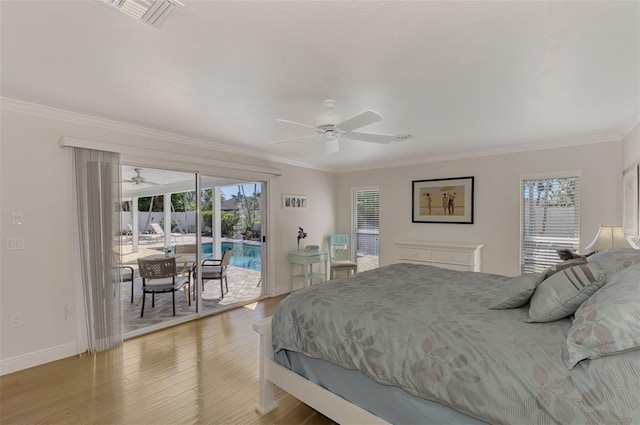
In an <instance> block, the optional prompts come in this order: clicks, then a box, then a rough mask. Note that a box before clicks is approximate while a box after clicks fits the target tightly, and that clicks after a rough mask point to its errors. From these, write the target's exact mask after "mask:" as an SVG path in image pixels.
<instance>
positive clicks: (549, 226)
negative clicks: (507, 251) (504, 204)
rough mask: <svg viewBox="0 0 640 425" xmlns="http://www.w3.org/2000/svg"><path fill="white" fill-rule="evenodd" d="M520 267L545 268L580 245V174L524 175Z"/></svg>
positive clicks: (524, 270) (525, 270) (531, 270)
mask: <svg viewBox="0 0 640 425" xmlns="http://www.w3.org/2000/svg"><path fill="white" fill-rule="evenodd" d="M520 199H521V208H520V210H521V217H520V232H521V236H520V237H521V241H520V271H521V272H522V273H535V272H542V271H544V270H545V269H546V268H547V267H549V266H551V265H553V264H555V263H557V262H558V261H559V260H558V255H557V254H556V250H558V249H571V250H574V251H577V250H578V248H579V245H580V175H579V173H575V172H574V173H568V174H567V175H560V176H559V175H554V176H537V177H526V178H521V179H520Z"/></svg>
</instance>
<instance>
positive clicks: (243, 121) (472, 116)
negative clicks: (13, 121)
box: [0, 0, 640, 170]
mask: <svg viewBox="0 0 640 425" xmlns="http://www.w3.org/2000/svg"><path fill="white" fill-rule="evenodd" d="M183 3H185V7H182V8H178V9H177V10H176V11H175V12H173V14H172V15H171V16H169V18H168V19H167V21H166V22H165V23H164V25H163V26H162V27H161V28H160V29H155V28H152V27H150V26H147V25H145V24H143V23H140V22H138V21H136V20H134V19H133V18H130V17H128V16H126V15H124V14H122V13H119V12H117V11H115V10H113V9H111V8H110V7H108V6H106V5H104V4H102V3H100V2H97V1H6V0H3V1H2V2H1V3H0V7H1V43H2V44H1V53H2V58H1V59H2V76H1V94H2V96H3V97H7V98H14V99H19V100H24V101H27V102H33V103H37V104H42V105H48V106H52V107H56V108H61V109H65V110H71V111H76V112H80V113H83V114H89V115H96V116H100V117H105V118H109V119H114V120H118V121H123V122H127V123H131V124H136V125H141V126H144V127H149V128H154V129H159V130H164V131H169V132H172V133H177V134H180V135H184V136H189V137H194V138H198V139H202V140H205V141H207V142H210V143H211V144H212V146H217V145H228V146H235V147H238V148H240V149H242V150H243V151H246V150H250V151H253V152H256V153H257V154H259V155H260V156H262V157H272V158H282V159H285V160H287V161H291V162H295V163H304V164H312V165H313V166H315V167H319V168H324V169H334V170H345V169H356V168H362V167H367V166H371V165H375V164H382V163H385V164H386V163H390V162H398V163H401V162H402V161H411V160H416V158H433V157H443V156H446V155H456V154H460V153H462V152H469V151H482V150H501V149H514V148H522V147H523V146H524V145H530V144H536V145H538V146H539V145H540V144H542V145H546V144H554V143H558V142H560V143H569V144H570V143H575V142H580V141H585V140H588V141H595V140H601V139H602V140H605V139H607V140H610V139H611V138H612V137H613V138H616V137H618V138H620V137H623V136H624V135H625V134H626V133H627V132H628V131H629V130H630V129H631V128H632V127H633V125H635V124H636V123H637V122H638V117H639V116H640V107H639V102H640V100H639V99H640V84H639V80H640V43H639V39H640V2H638V1H630V2H618V1H601V2H598V1H595V2H576V1H554V2H546V1H531V2H504V1H495V2H493V1H472V2H461V1H458V2H444V1H436V2H420V1H411V2H401V1H381V2H376V1H357V2H349V1H321V2H309V1H284V2H274V1H257V2H250V1H189V0H184V1H183ZM325 98H333V99H336V100H337V101H338V107H337V113H339V114H340V115H341V116H342V117H343V118H345V119H346V118H350V117H351V116H354V115H356V114H358V113H360V112H362V111H364V110H367V109H371V110H374V111H376V112H379V113H380V114H381V115H382V116H383V117H384V121H382V122H381V123H378V124H374V125H371V126H369V127H365V128H362V129H361V130H360V131H363V132H381V133H387V134H397V133H405V132H406V133H411V134H413V135H415V136H416V138H415V139H414V140H412V141H407V142H398V143H394V144H391V145H377V144H370V143H364V142H355V141H343V142H341V151H340V152H339V153H337V154H333V155H326V154H325V153H324V152H323V148H322V142H321V141H319V140H313V139H306V140H303V141H299V142H292V143H288V144H278V145H272V144H270V142H273V141H276V140H280V139H286V138H290V137H295V136H303V135H307V134H309V132H308V131H307V130H306V129H305V128H303V127H296V126H292V125H287V124H283V123H279V122H276V121H275V120H274V119H275V118H284V119H289V120H293V121H299V122H303V123H308V124H312V121H313V118H314V117H315V116H316V115H319V114H320V113H321V112H322V106H321V102H322V100H323V99H325Z"/></svg>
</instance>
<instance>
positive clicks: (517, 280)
mask: <svg viewBox="0 0 640 425" xmlns="http://www.w3.org/2000/svg"><path fill="white" fill-rule="evenodd" d="M544 276H545V274H544V273H525V274H523V275H520V276H516V277H514V278H512V279H511V280H510V281H509V282H507V284H506V286H505V287H504V288H500V291H499V292H498V293H497V294H496V295H495V296H494V297H493V300H491V305H490V306H489V308H490V309H492V310H502V309H507V308H518V307H522V306H523V305H525V304H527V303H528V302H529V298H531V295H533V291H535V290H536V287H537V286H538V285H539V284H540V282H542V281H543V280H544Z"/></svg>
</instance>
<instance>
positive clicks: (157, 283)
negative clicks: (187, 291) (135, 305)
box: [138, 257, 191, 317]
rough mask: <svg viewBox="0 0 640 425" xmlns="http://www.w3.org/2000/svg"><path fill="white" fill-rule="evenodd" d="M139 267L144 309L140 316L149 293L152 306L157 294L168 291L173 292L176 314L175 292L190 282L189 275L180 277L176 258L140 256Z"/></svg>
mask: <svg viewBox="0 0 640 425" xmlns="http://www.w3.org/2000/svg"><path fill="white" fill-rule="evenodd" d="M138 269H139V270H138V271H139V273H140V277H141V278H142V309H141V310H140V317H142V316H143V315H144V304H145V299H146V296H147V294H148V293H149V294H151V307H155V296H156V294H158V293H166V292H171V297H172V303H173V315H174V316H175V315H176V295H175V293H176V291H178V290H180V289H183V288H184V286H185V285H187V284H188V283H189V278H188V277H178V273H177V270H176V259H175V258H174V257H167V258H160V259H157V260H151V259H146V260H145V259H144V258H138ZM189 301H190V299H189ZM189 304H191V302H189Z"/></svg>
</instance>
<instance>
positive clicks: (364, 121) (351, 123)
mask: <svg viewBox="0 0 640 425" xmlns="http://www.w3.org/2000/svg"><path fill="white" fill-rule="evenodd" d="M380 121H382V115H380V114H379V113H377V112H373V111H364V112H363V113H361V114H360V115H356V116H355V117H353V118H350V119H348V120H346V121H343V122H341V123H340V124H338V125H337V127H338V128H339V129H340V130H342V131H351V130H355V129H357V128H360V127H365V126H367V125H371V124H375V123H377V122H380Z"/></svg>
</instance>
